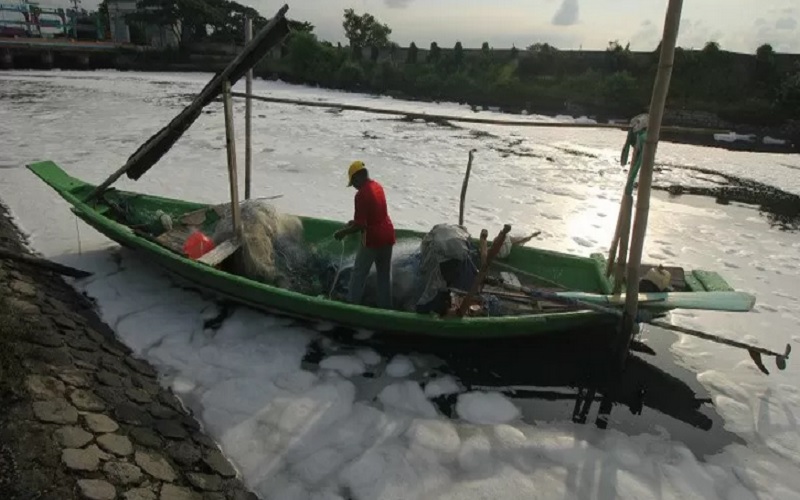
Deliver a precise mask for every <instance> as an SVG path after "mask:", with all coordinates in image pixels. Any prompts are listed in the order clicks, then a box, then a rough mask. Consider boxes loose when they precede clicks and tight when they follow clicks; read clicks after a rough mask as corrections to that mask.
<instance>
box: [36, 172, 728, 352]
mask: <svg viewBox="0 0 800 500" xmlns="http://www.w3.org/2000/svg"><path fill="white" fill-rule="evenodd" d="M28 168H29V169H30V170H31V171H32V172H34V173H35V174H36V175H37V176H38V177H40V178H41V179H42V180H43V181H44V182H45V183H47V184H48V185H49V186H51V187H52V188H53V189H54V190H55V191H56V192H57V193H58V194H59V195H60V196H61V197H62V198H64V199H65V200H66V201H67V202H68V203H69V204H70V205H72V210H73V212H74V213H75V214H76V215H77V216H78V217H80V218H81V219H82V220H83V221H85V222H86V223H87V224H89V225H90V226H92V227H93V228H95V229H96V230H97V231H99V232H100V233H102V234H103V235H105V236H106V237H108V238H109V239H111V240H113V241H115V242H117V243H119V244H120V245H122V246H125V247H127V248H130V249H133V250H135V251H137V252H139V253H141V254H143V255H146V256H147V258H148V259H149V260H151V261H153V262H155V263H156V264H158V265H160V266H162V267H163V268H165V269H166V270H167V271H169V272H171V273H174V274H175V275H177V276H179V277H181V278H183V279H184V280H187V281H188V282H190V283H192V284H194V285H195V286H197V287H198V288H199V289H201V290H204V291H209V292H212V293H213V294H214V295H217V296H219V297H224V298H226V299H229V300H232V301H234V302H237V303H241V304H245V305H247V306H250V307H253V308H255V309H259V310H262V311H266V312H270V313H276V314H281V315H287V316H292V317H297V318H303V319H310V320H315V321H328V322H332V323H335V324H338V325H342V326H345V327H351V328H356V329H368V330H373V331H376V332H381V333H394V334H417V335H427V336H436V337H445V338H453V339H497V338H506V337H521V336H536V335H542V334H549V333H558V332H575V331H582V330H586V331H588V330H596V329H598V328H603V327H607V326H612V325H614V324H615V323H616V322H617V318H616V317H614V316H612V315H608V314H603V313H599V312H595V311H589V310H581V311H564V312H552V313H550V312H548V313H540V314H529V315H521V316H499V317H468V318H440V317H437V316H434V315H423V314H416V313H412V312H402V311H390V310H385V309H378V308H373V307H366V306H361V305H354V304H348V303H344V302H340V301H335V300H329V299H327V298H324V297H314V296H309V295H304V294H300V293H297V292H293V291H290V290H285V289H282V288H278V287H274V286H270V285H268V284H265V283H261V282H258V281H254V280H250V279H247V278H244V277H242V276H238V275H235V274H231V273H228V272H225V271H223V270H220V269H217V268H213V267H210V266H207V265H205V264H202V263H199V262H196V261H194V260H192V259H189V258H186V257H184V256H182V255H179V254H177V253H175V252H173V251H171V250H170V249H168V248H166V247H164V246H162V245H159V244H158V243H157V242H154V241H152V240H150V239H148V238H145V237H142V236H140V235H139V234H136V233H135V232H134V231H133V230H132V229H131V228H130V227H128V226H126V225H125V224H122V223H120V222H117V221H116V220H114V219H113V218H112V217H111V216H110V214H111V212H112V210H111V207H110V206H109V205H108V204H106V203H105V202H104V201H103V200H98V201H97V202H92V203H91V204H87V203H85V202H84V201H83V200H84V199H86V197H87V195H88V194H89V192H91V190H92V189H93V188H94V187H95V186H94V185H92V184H89V183H86V182H83V181H81V180H80V179H76V178H73V177H71V176H70V175H68V174H67V173H66V172H64V171H63V170H62V169H61V168H60V167H59V166H58V165H56V164H55V163H53V162H50V161H44V162H39V163H34V164H31V165H29V166H28ZM111 193H112V194H113V196H114V197H117V198H118V199H125V200H126V201H127V203H129V204H130V205H136V206H137V208H141V210H143V211H148V212H155V210H158V209H160V210H163V211H164V212H165V213H167V214H169V215H170V216H172V217H173V218H178V217H180V216H181V215H183V214H186V213H188V212H191V211H194V210H198V209H202V208H207V207H210V205H208V204H203V203H193V202H188V201H184V200H176V199H169V198H163V197H157V196H150V195H145V194H139V193H133V192H125V191H118V190H114V191H112V192H111ZM300 219H301V220H302V223H303V229H304V235H305V238H306V241H308V242H309V243H311V244H323V243H325V242H327V241H329V240H330V238H331V235H332V233H333V232H334V231H335V230H336V229H339V228H340V227H341V226H342V222H340V221H333V220H325V219H317V218H311V217H300ZM423 236H424V233H422V232H417V231H410V230H398V231H397V238H398V242H402V241H403V240H404V239H414V240H419V239H421V238H422V237H423ZM351 240H355V239H354V238H352V239H351ZM356 245H357V242H355V241H349V242H348V243H346V247H347V248H346V251H348V252H351V251H355V250H356ZM504 263H505V265H506V266H508V267H510V268H514V269H516V270H518V271H520V272H523V273H532V274H535V275H537V276H539V277H542V278H544V279H545V280H547V281H551V282H553V283H557V284H558V285H560V286H562V287H564V288H566V289H568V290H573V291H580V292H588V293H594V294H609V293H611V290H612V287H613V283H612V282H611V281H610V280H609V279H607V278H606V277H605V275H604V272H603V271H604V265H605V263H604V260H603V258H602V256H600V255H593V256H591V257H580V256H575V255H570V254H565V253H560V252H553V251H548V250H541V249H536V248H531V247H514V248H513V250H512V252H511V254H510V255H509V256H508V258H506V259H505V260H504ZM690 275H691V276H695V275H697V276H701V277H703V280H700V279H694V278H693V279H691V280H689V279H687V286H688V287H689V290H690V291H694V292H702V291H714V290H731V288H730V287H729V286H728V285H727V283H725V282H724V280H723V279H722V278H721V277H720V276H719V275H717V274H716V273H712V272H708V271H695V272H694V273H688V272H687V277H688V276H690Z"/></svg>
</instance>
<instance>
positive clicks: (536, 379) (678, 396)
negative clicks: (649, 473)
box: [305, 327, 743, 458]
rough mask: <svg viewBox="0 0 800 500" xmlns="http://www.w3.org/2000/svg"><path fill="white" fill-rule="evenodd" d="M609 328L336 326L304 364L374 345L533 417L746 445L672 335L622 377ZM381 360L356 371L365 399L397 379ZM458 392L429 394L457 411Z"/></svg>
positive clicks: (633, 359)
mask: <svg viewBox="0 0 800 500" xmlns="http://www.w3.org/2000/svg"><path fill="white" fill-rule="evenodd" d="M611 335H612V333H611V332H607V331H605V332H602V331H601V332H581V333H580V334H574V335H561V336H558V335H551V336H548V337H537V339H536V340H535V341H532V340H530V339H528V340H505V341H489V342H479V341H473V342H453V341H449V342H446V341H440V340H431V339H430V338H419V337H413V338H412V337H404V338H399V337H396V336H389V335H387V336H381V335H374V336H372V337H370V338H369V339H364V340H356V338H354V336H353V332H352V331H350V330H345V329H336V330H334V331H332V332H328V333H326V334H325V337H323V338H322V339H323V340H321V341H317V342H315V343H313V344H312V345H311V346H310V348H309V352H308V353H307V355H306V359H305V364H306V366H307V368H308V369H312V370H313V369H314V367H315V365H316V364H317V363H319V361H321V360H322V359H324V358H325V357H327V356H329V355H331V354H333V351H334V350H335V353H336V354H346V353H347V351H349V350H353V351H354V352H355V350H357V349H361V348H365V347H369V348H372V349H374V350H375V351H377V352H378V353H379V354H381V356H382V357H383V358H384V360H385V361H388V360H389V359H391V358H392V357H393V356H395V355H397V354H405V355H408V356H410V357H411V358H412V359H413V360H414V363H415V368H416V370H415V372H414V373H413V374H412V375H410V376H409V377H408V378H409V379H411V380H416V381H418V382H419V383H420V384H421V385H422V386H423V388H424V386H425V384H426V383H428V382H429V381H431V380H433V379H436V378H438V377H441V376H442V375H451V376H453V377H454V378H455V379H457V380H458V383H459V385H460V386H461V387H462V389H463V390H462V391H461V392H460V393H459V394H463V393H464V392H470V391H486V392H501V393H503V394H504V395H505V396H507V397H508V398H509V399H510V400H512V401H513V403H514V404H515V405H516V406H517V407H518V408H519V409H520V410H521V412H522V418H523V420H524V421H526V422H527V423H530V424H534V423H536V422H547V423H559V422H565V421H567V422H568V421H572V422H574V423H576V424H589V425H595V426H597V427H598V428H600V429H606V428H611V429H615V430H617V431H621V432H625V433H627V434H630V435H637V434H643V433H648V434H663V433H666V434H668V435H669V438H670V439H672V440H675V441H679V442H682V443H684V444H685V445H686V446H687V447H688V448H689V449H691V450H692V451H693V453H694V454H695V455H696V456H697V457H698V458H702V457H703V456H706V455H710V454H714V453H716V452H718V451H719V450H720V449H722V448H723V447H724V446H726V445H728V444H731V443H733V442H740V443H743V441H742V440H741V439H740V438H738V437H737V436H736V435H735V434H733V433H730V432H728V431H726V430H725V429H724V428H723V421H722V418H721V417H720V416H719V415H718V414H717V413H716V411H715V410H714V407H713V405H712V401H711V398H710V396H709V395H708V393H707V391H705V389H704V388H703V387H702V385H700V383H699V382H698V381H697V375H696V374H695V373H693V372H691V371H690V370H687V369H685V368H682V367H680V366H678V365H676V364H675V362H674V359H673V356H672V355H671V354H670V353H669V346H670V345H671V344H672V343H673V342H675V341H676V340H677V336H676V335H674V334H673V333H671V332H667V331H663V330H658V329H657V328H655V327H648V328H647V330H646V331H645V333H644V334H643V335H642V336H641V338H639V342H636V344H635V345H634V352H632V355H631V356H629V358H628V363H627V365H626V368H625V371H624V372H623V373H622V374H621V375H618V372H617V371H616V370H615V369H614V365H613V363H612V359H613V358H612V357H611V356H609V354H608V349H607V347H606V346H608V345H609V343H610V342H611V340H612V337H611ZM384 366H385V365H383V364H382V365H378V366H377V367H372V368H374V369H375V371H374V372H373V373H369V372H368V373H365V374H364V375H361V376H357V377H353V378H351V380H353V382H354V383H355V384H356V386H357V387H358V389H359V399H366V400H372V399H374V397H375V396H376V395H377V393H378V392H379V391H380V389H382V388H383V387H385V386H386V385H388V384H390V383H393V382H394V381H396V380H397V379H393V380H386V379H387V377H386V376H384V375H383V371H384V369H383V367H384ZM368 369H369V368H368ZM459 394H449V395H445V396H439V397H436V398H434V399H433V402H434V404H435V405H436V406H437V407H438V408H439V410H440V411H441V412H442V413H443V414H445V415H447V416H448V417H450V418H454V419H456V418H458V415H457V414H456V410H455V408H456V402H457V400H458V396H459ZM620 406H623V407H627V411H625V410H624V409H623V408H619V407H620Z"/></svg>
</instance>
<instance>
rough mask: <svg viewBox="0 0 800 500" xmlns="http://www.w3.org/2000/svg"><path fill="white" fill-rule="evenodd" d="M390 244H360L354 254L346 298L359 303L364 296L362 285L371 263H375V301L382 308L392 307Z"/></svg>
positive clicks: (364, 284)
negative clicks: (375, 246)
mask: <svg viewBox="0 0 800 500" xmlns="http://www.w3.org/2000/svg"><path fill="white" fill-rule="evenodd" d="M392 248H393V247H392V245H388V246H385V247H379V248H367V247H365V246H363V245H362V246H361V247H360V248H359V249H358V253H357V254H356V261H355V263H354V264H353V273H352V274H351V275H350V291H349V296H348V298H347V300H348V301H349V302H351V303H353V304H360V303H361V300H362V299H363V297H364V287H365V286H366V284H367V277H368V276H369V272H370V270H372V264H373V263H374V264H375V274H376V275H377V276H376V277H377V278H378V280H377V281H378V283H377V294H378V296H377V297H376V302H377V306H378V307H380V308H382V309H391V308H392Z"/></svg>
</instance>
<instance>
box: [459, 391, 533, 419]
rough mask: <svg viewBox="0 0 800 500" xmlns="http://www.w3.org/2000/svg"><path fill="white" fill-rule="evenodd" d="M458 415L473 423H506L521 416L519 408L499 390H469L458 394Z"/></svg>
mask: <svg viewBox="0 0 800 500" xmlns="http://www.w3.org/2000/svg"><path fill="white" fill-rule="evenodd" d="M456 412H458V416H459V417H461V418H463V419H464V420H466V421H468V422H472V423H473V424H504V423H508V422H511V421H512V420H515V419H517V418H519V417H520V415H521V413H520V411H519V408H517V407H516V406H514V403H512V402H511V401H510V400H509V399H508V398H506V397H505V396H503V395H502V394H500V393H498V392H488V393H483V392H468V393H465V394H461V395H459V396H458V403H456Z"/></svg>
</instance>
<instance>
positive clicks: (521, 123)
mask: <svg viewBox="0 0 800 500" xmlns="http://www.w3.org/2000/svg"><path fill="white" fill-rule="evenodd" d="M233 97H243V98H247V97H250V98H251V99H255V100H256V101H263V102H272V103H277V104H291V105H295V106H307V107H310V108H328V109H340V110H346V111H363V112H365V113H372V114H376V115H392V116H403V117H406V118H408V119H411V120H428V121H448V122H460V123H480V124H484V125H505V126H511V127H550V128H590V129H591V128H605V129H616V130H625V131H626V132H627V129H628V125H626V124H613V123H567V122H555V123H550V122H535V121H531V120H494V119H491V118H470V117H467V116H452V115H431V114H427V113H412V112H408V111H400V110H396V109H382V108H371V107H369V106H359V105H356V104H339V103H330V102H318V101H304V100H302V99H286V98H282V97H265V96H259V95H251V96H248V95H247V94H244V93H242V92H234V93H233ZM663 130H664V131H665V132H680V133H686V134H722V133H726V132H729V130H728V129H725V130H723V129H707V128H690V127H675V126H672V127H664V129H663Z"/></svg>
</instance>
